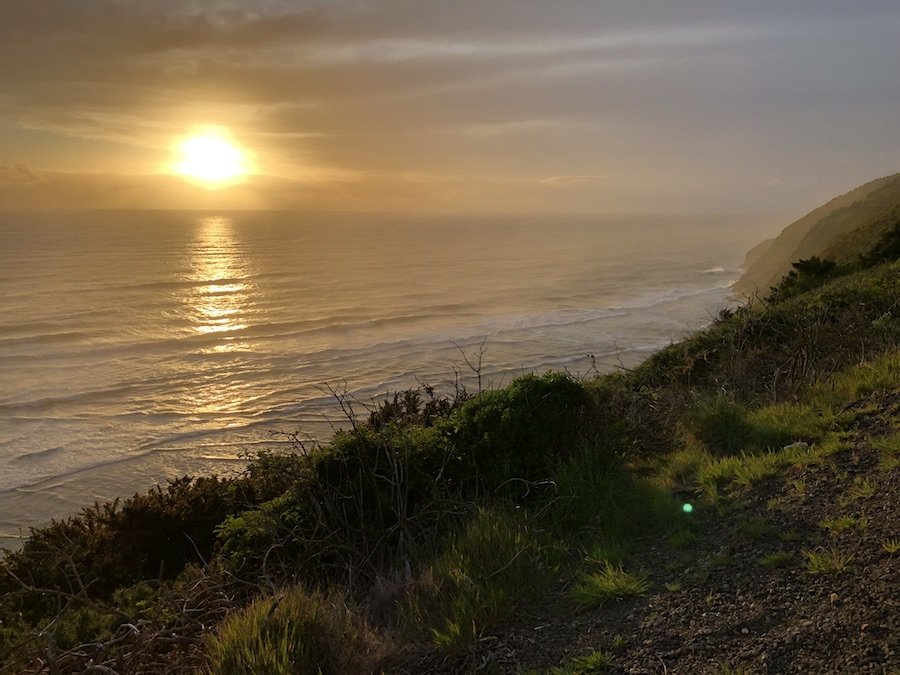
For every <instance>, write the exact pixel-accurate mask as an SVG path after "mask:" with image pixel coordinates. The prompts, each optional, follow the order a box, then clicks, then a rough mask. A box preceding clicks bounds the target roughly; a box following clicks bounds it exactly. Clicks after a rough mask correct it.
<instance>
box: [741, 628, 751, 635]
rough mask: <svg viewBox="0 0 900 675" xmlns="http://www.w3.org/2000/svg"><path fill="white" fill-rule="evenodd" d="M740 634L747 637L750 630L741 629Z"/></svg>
mask: <svg viewBox="0 0 900 675" xmlns="http://www.w3.org/2000/svg"><path fill="white" fill-rule="evenodd" d="M741 634H742V635H749V634H750V629H749V628H741Z"/></svg>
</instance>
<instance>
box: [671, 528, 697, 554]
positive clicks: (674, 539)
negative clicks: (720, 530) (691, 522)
mask: <svg viewBox="0 0 900 675" xmlns="http://www.w3.org/2000/svg"><path fill="white" fill-rule="evenodd" d="M695 541H697V533H696V532H694V531H693V530H690V529H688V528H679V529H677V530H675V531H674V532H673V533H672V534H670V535H669V539H668V542H669V546H671V547H672V548H677V549H683V548H688V547H689V546H690V545H691V544H693V543H694V542H695Z"/></svg>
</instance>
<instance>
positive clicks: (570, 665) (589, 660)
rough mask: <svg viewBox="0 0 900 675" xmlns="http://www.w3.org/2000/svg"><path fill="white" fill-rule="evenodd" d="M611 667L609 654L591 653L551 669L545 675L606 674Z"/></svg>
mask: <svg viewBox="0 0 900 675" xmlns="http://www.w3.org/2000/svg"><path fill="white" fill-rule="evenodd" d="M612 665H613V658H612V657H611V656H610V655H609V654H605V653H603V652H599V651H593V652H590V653H588V654H585V655H584V656H575V657H573V658H571V659H569V660H568V661H566V663H565V664H563V665H562V666H561V667H559V668H551V669H550V670H548V671H547V675H594V674H595V673H597V674H599V673H606V672H608V671H609V669H610V668H611V667H612Z"/></svg>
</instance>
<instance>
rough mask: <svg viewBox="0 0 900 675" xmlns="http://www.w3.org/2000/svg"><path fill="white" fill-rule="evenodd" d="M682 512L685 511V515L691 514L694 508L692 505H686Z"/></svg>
mask: <svg viewBox="0 0 900 675" xmlns="http://www.w3.org/2000/svg"><path fill="white" fill-rule="evenodd" d="M681 510H682V511H684V512H685V513H690V512H691V511H693V510H694V507H693V506H691V505H690V504H685V505H684V506H682V507H681Z"/></svg>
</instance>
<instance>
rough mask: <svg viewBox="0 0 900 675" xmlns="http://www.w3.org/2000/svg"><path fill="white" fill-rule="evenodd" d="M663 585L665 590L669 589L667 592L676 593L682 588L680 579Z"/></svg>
mask: <svg viewBox="0 0 900 675" xmlns="http://www.w3.org/2000/svg"><path fill="white" fill-rule="evenodd" d="M665 586H666V590H667V591H669V593H677V592H678V591H680V590H681V589H683V588H684V584H683V583H681V582H680V581H669V582H667V583H666V584H665Z"/></svg>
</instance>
